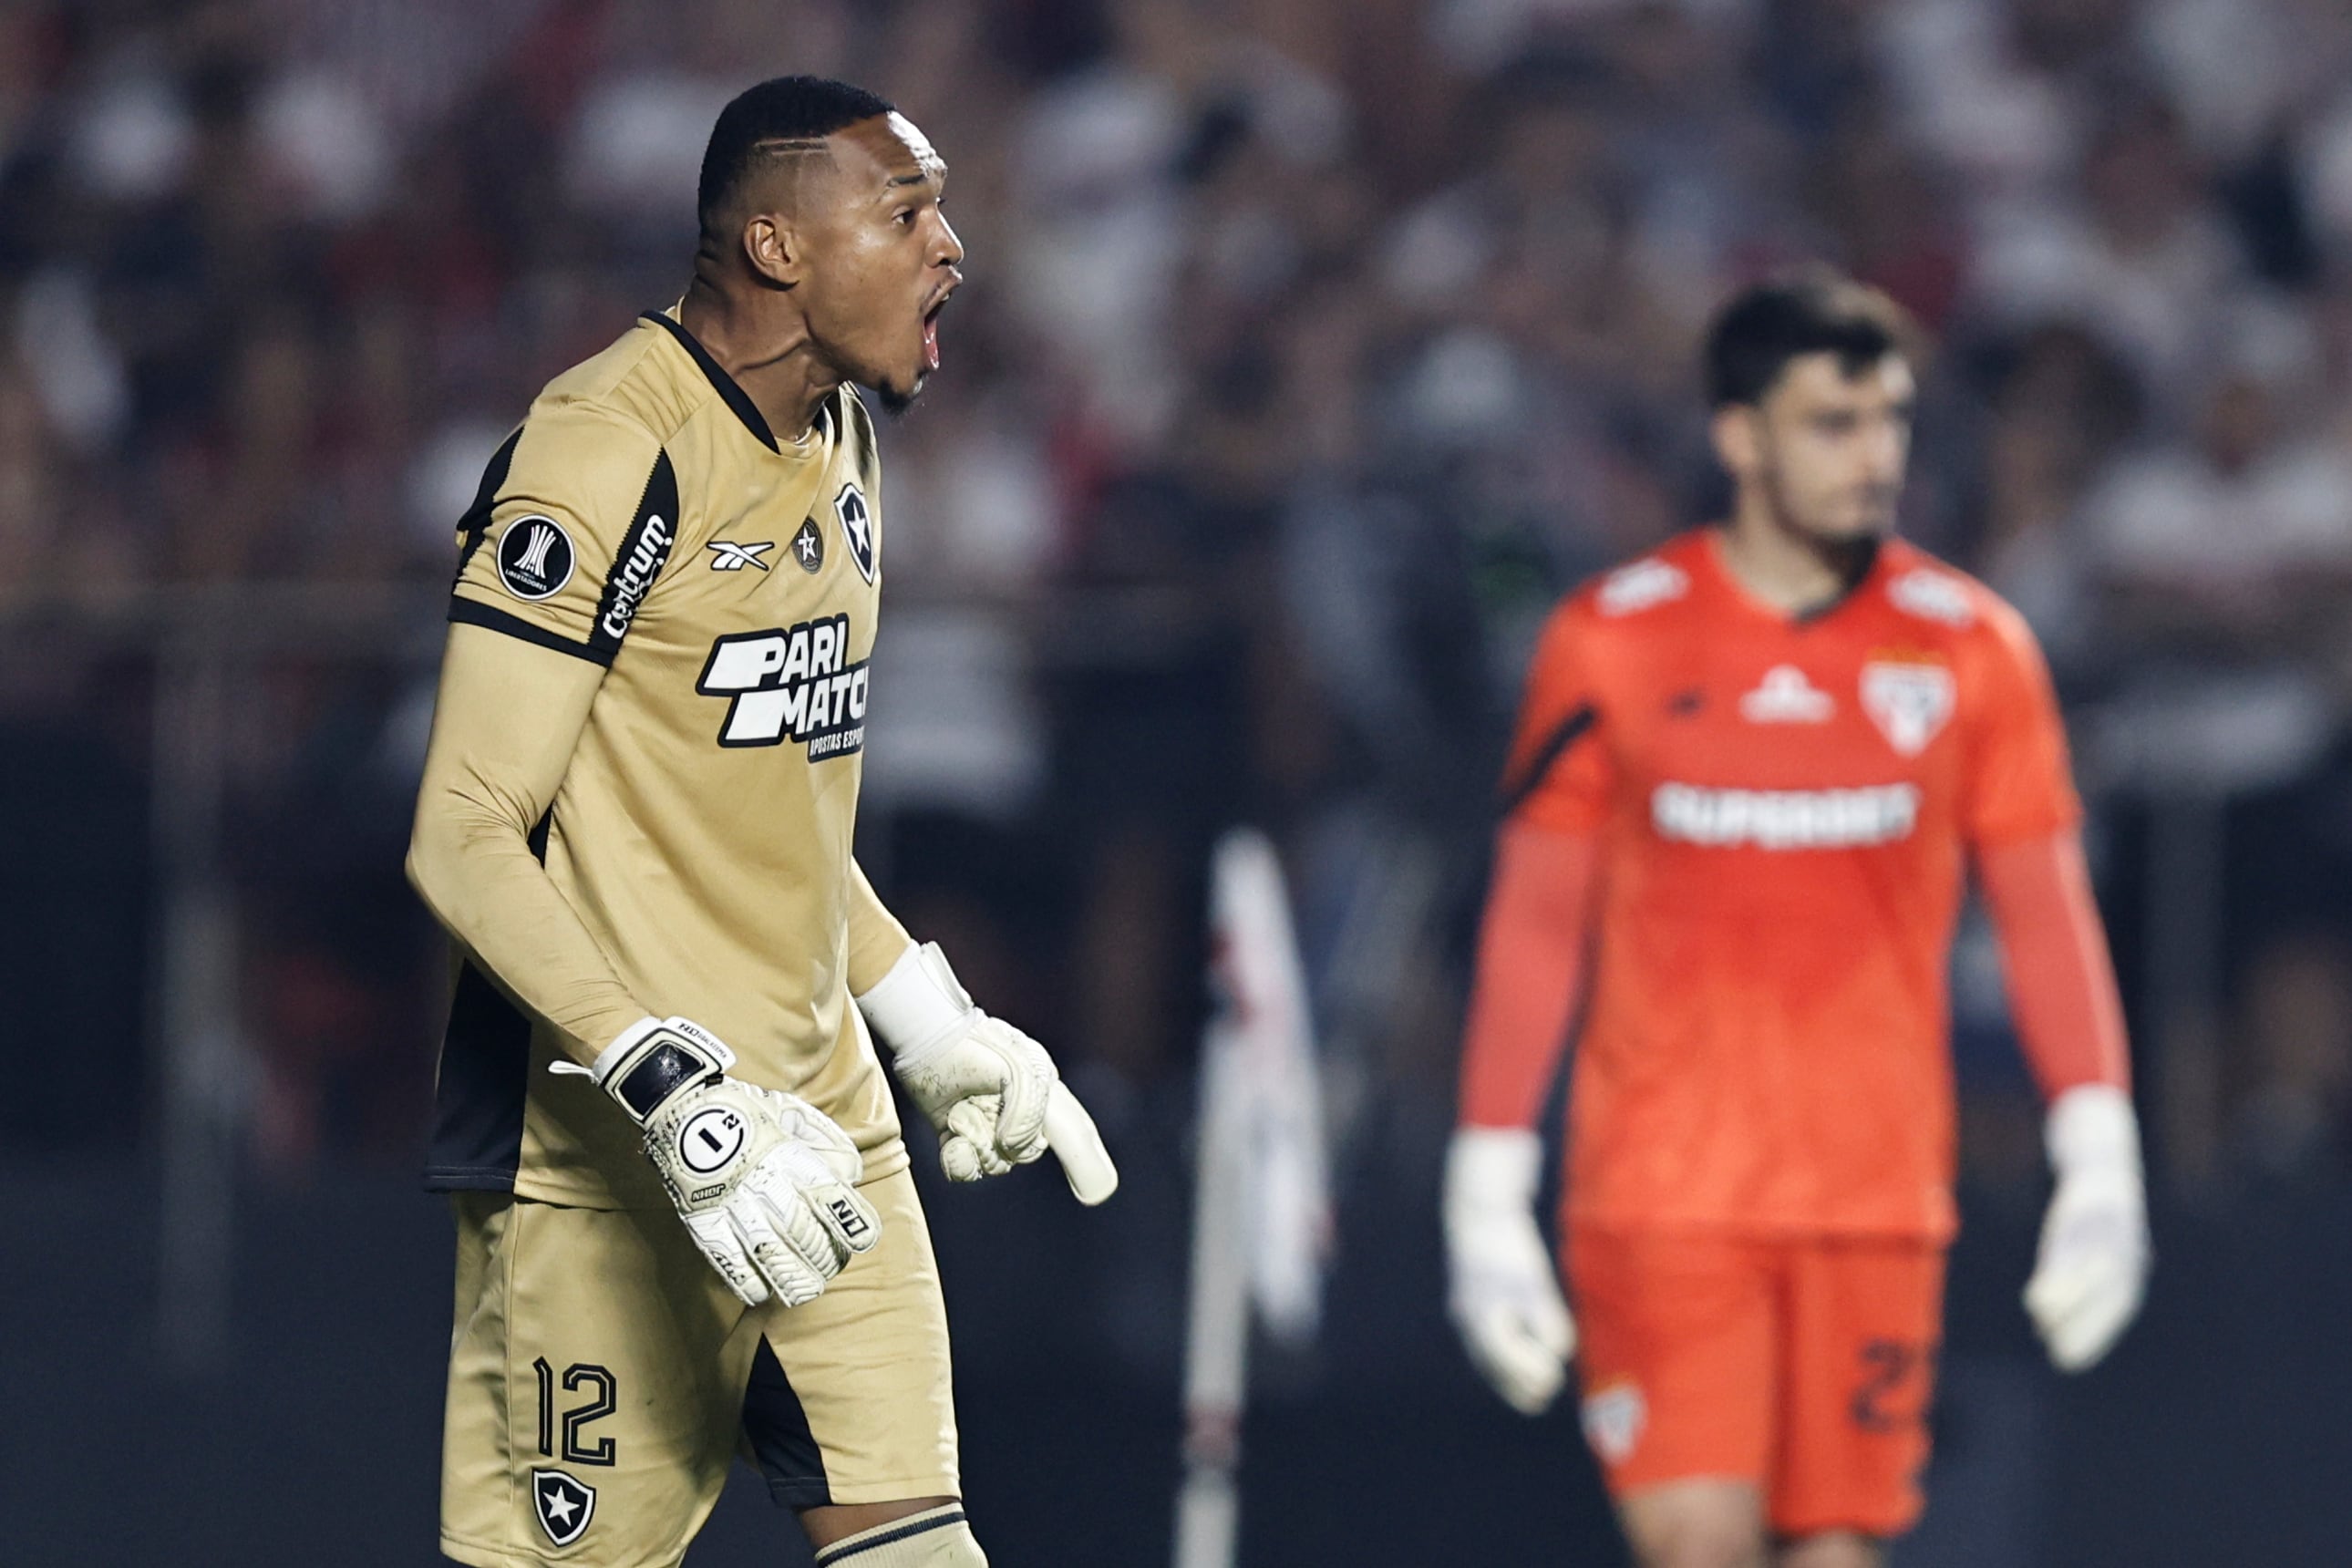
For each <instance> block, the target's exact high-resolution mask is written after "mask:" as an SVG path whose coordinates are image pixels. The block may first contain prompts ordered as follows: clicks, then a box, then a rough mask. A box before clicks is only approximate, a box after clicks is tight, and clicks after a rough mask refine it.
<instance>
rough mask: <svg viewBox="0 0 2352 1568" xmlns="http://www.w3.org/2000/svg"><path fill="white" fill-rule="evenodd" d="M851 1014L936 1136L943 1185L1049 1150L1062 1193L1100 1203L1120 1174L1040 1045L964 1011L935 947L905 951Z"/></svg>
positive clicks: (960, 992) (966, 1000)
mask: <svg viewBox="0 0 2352 1568" xmlns="http://www.w3.org/2000/svg"><path fill="white" fill-rule="evenodd" d="M857 1010H858V1011H859V1012H860V1013H861V1014H863V1015H864V1016H865V1018H866V1026H867V1027H868V1028H870V1029H872V1030H873V1031H874V1035H875V1037H876V1038H877V1039H878V1040H880V1041H881V1042H882V1043H883V1044H884V1045H886V1046H887V1047H890V1068H891V1070H892V1071H893V1072H894V1073H896V1074H897V1075H898V1081H899V1082H900V1083H901V1084H903V1085H905V1086H906V1089H907V1093H908V1098H910V1099H912V1100H914V1102H915V1103H916V1105H918V1106H919V1107H920V1108H921V1109H922V1112H923V1115H924V1116H925V1117H926V1118H928V1119H929V1121H930V1123H931V1125H932V1127H934V1128H936V1129H937V1130H938V1131H939V1135H940V1168H941V1169H942V1170H944V1171H945V1172H946V1173H947V1177H948V1180H950V1181H951V1182H976V1181H979V1180H980V1179H981V1178H982V1177H983V1176H1001V1175H1003V1173H1005V1172H1007V1171H1010V1170H1011V1169H1013V1166H1015V1165H1025V1164H1027V1163H1029V1162H1030V1161H1032V1160H1034V1159H1035V1158H1037V1156H1038V1155H1040V1154H1042V1153H1044V1152H1045V1151H1046V1150H1047V1149H1049V1148H1050V1149H1052V1150H1053V1151H1054V1153H1055V1157H1056V1158H1058V1159H1059V1160H1060V1161H1061V1163H1062V1173H1063V1175H1064V1176H1066V1178H1068V1180H1069V1184H1070V1191H1071V1192H1072V1193H1074V1194H1076V1195H1077V1199H1078V1201H1079V1202H1080V1203H1083V1204H1098V1203H1100V1202H1102V1201H1103V1200H1104V1199H1105V1198H1107V1197H1108V1196H1110V1194H1112V1193H1113V1192H1115V1191H1117V1190H1118V1168H1117V1167H1116V1166H1114V1165H1113V1164H1112V1163H1111V1159H1110V1152H1109V1151H1108V1150H1107V1149H1105V1148H1104V1147H1103V1142H1102V1135H1101V1134H1100V1133H1099V1132H1097V1131H1096V1130H1095V1123H1094V1119H1093V1118H1092V1117H1090V1116H1088V1115H1087V1111H1086V1108H1085V1107H1084V1106H1082V1105H1080V1104H1079V1103H1078V1100H1077V1096H1076V1095H1074V1094H1072V1093H1071V1092H1070V1091H1069V1089H1068V1088H1067V1086H1066V1085H1065V1084H1064V1083H1063V1082H1062V1075H1061V1073H1060V1072H1059V1071H1058V1070H1056V1068H1055V1066H1054V1058H1052V1057H1049V1056H1047V1055H1046V1054H1045V1047H1043V1046H1041V1045H1039V1044H1038V1043H1037V1042H1036V1041H1034V1040H1033V1039H1031V1038H1030V1037H1028V1036H1026V1035H1024V1034H1023V1033H1022V1032H1021V1031H1020V1030H1018V1029H1016V1028H1014V1027H1013V1026H1012V1025H1010V1024H1007V1023H1005V1022H1003V1020H1002V1019H998V1018H992V1017H990V1016H988V1015H987V1014H985V1013H983V1012H982V1011H981V1010H980V1009H979V1008H978V1007H976V1006H974V1005H972V1001H971V996H970V995H969V994H966V992H965V991H964V988H963V986H962V985H961V984H959V983H958V982H957V980H956V977H955V971H954V970H952V969H950V968H949V967H948V960H947V955H946V954H945V953H943V952H940V950H939V944H938V943H936V942H923V943H920V944H919V945H917V946H914V947H910V948H908V950H907V952H905V953H904V954H903V955H901V956H900V958H899V960H898V963H895V964H893V965H891V967H890V973H887V974H886V975H884V976H883V977H882V978H881V980H880V981H879V982H877V984H875V986H874V988H873V989H872V990H870V991H867V992H866V994H863V995H861V996H859V997H858V998H857Z"/></svg>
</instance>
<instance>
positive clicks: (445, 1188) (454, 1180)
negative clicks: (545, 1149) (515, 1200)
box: [425, 1165, 515, 1193]
mask: <svg viewBox="0 0 2352 1568" xmlns="http://www.w3.org/2000/svg"><path fill="white" fill-rule="evenodd" d="M514 1184H515V1173H513V1172H512V1171H510V1170H509V1171H499V1170H488V1169H485V1168H482V1167H479V1166H474V1165H427V1166H425V1191H426V1192H428V1193H510V1192H513V1191H514Z"/></svg>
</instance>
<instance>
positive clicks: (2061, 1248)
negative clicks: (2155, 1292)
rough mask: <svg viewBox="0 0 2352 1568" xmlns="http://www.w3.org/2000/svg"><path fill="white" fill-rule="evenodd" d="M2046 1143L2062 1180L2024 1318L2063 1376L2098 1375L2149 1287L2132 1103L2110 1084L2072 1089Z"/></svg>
mask: <svg viewBox="0 0 2352 1568" xmlns="http://www.w3.org/2000/svg"><path fill="white" fill-rule="evenodd" d="M2043 1135H2044V1138H2045V1140H2046V1142H2048V1144H2049V1148H2050V1164H2051V1169H2052V1170H2053V1172H2054V1173H2056V1175H2057V1179H2058V1185H2057V1190H2056V1191H2055V1192H2053V1194H2051V1197H2050V1210H2049V1213H2048V1214H2047V1215H2045V1216H2044V1217H2043V1219H2042V1247H2041V1252H2040V1255H2039V1257H2038V1258H2037V1259H2036V1261H2035V1264H2034V1268H2033V1278H2032V1279H2031V1280H2029V1281H2028V1282H2027V1283H2026V1287H2025V1310H2027V1311H2028V1312H2030V1313H2031V1314H2032V1317H2033V1326H2034V1327H2035V1328H2036V1329H2037V1330H2038V1331H2040V1332H2041V1335H2042V1343H2043V1344H2044V1345H2046V1346H2048V1347H2049V1351H2050V1360H2051V1363H2052V1364H2053V1365H2054V1366H2056V1367H2057V1368H2058V1370H2059V1371H2061V1372H2081V1371H2083V1370H2084V1368H2086V1367H2090V1366H2094V1365H2096V1364H2097V1363H2098V1362H2099V1359H2100V1358H2101V1357H2103V1356H2105V1354H2106V1353H2107V1352H2108V1351H2109V1350H2110V1349H2111V1348H2113V1346H2114V1345H2115V1342H2116V1340H2117V1339H2118V1338H2120V1337H2121V1336H2122V1334H2123V1331H2124V1330H2125V1329H2126V1328H2127V1327H2129V1326H2130V1324H2131V1321H2132V1319H2133V1318H2134V1317H2136V1316H2137V1315H2138V1312H2139V1304H2140V1298H2141V1296H2142V1295H2143V1294H2144V1293H2145V1291H2146V1289H2147V1264H2148V1246H2147V1196H2146V1194H2145V1193H2144V1191H2143V1188H2142V1184H2141V1180H2140V1161H2139V1121H2138V1119H2137V1118H2136V1117H2135V1116H2134V1115H2133V1114H2132V1107H2131V1099H2130V1097H2129V1096H2128V1095H2126V1093H2125V1092H2124V1091H2123V1090H2122V1089H2116V1088H2113V1087H2112V1086H2109V1085H2105V1084H2085V1085H2084V1086H2082V1087H2080V1088H2077V1089H2068V1090H2067V1091H2066V1092H2065V1093H2063V1094H2062V1095H2060V1096H2059V1097H2058V1099H2057V1100H2056V1101H2054V1102H2053V1104H2052V1105H2051V1107H2050V1116H2049V1120H2048V1121H2047V1122H2046V1123H2045V1124H2044V1129H2043Z"/></svg>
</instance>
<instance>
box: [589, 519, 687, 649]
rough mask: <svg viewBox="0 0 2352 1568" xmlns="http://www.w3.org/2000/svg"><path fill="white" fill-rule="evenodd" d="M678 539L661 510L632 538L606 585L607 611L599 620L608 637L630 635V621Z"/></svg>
mask: <svg viewBox="0 0 2352 1568" xmlns="http://www.w3.org/2000/svg"><path fill="white" fill-rule="evenodd" d="M675 543H677V530H676V529H674V528H672V527H671V526H670V525H669V524H668V523H667V522H664V521H662V516H661V513H659V512H653V513H649V514H648V515H647V516H646V521H644V523H643V524H641V525H640V526H639V527H638V529H637V531H636V537H635V539H633V540H631V541H629V547H628V549H627V551H626V552H625V553H624V554H623V555H622V557H621V559H620V561H619V562H618V563H616V564H615V566H614V572H613V580H612V581H611V582H610V583H608V584H605V586H604V614H603V615H602V616H599V617H598V620H599V623H600V624H601V625H602V626H604V635H605V636H606V637H615V638H618V637H625V636H627V635H628V631H629V623H630V622H631V621H632V620H634V619H635V618H636V614H637V606H638V605H640V604H643V603H644V602H645V597H646V590H647V589H648V588H651V587H652V586H653V585H654V579H655V578H656V577H658V576H660V575H661V569H662V567H663V565H664V564H666V563H667V562H668V560H669V548H670V546H671V545H673V544H675Z"/></svg>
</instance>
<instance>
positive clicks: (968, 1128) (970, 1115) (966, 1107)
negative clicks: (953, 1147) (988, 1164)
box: [946, 1094, 1003, 1150]
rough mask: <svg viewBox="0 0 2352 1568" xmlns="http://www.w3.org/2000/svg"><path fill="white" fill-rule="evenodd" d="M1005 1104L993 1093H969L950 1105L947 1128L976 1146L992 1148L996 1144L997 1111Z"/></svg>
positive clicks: (985, 1148)
mask: <svg viewBox="0 0 2352 1568" xmlns="http://www.w3.org/2000/svg"><path fill="white" fill-rule="evenodd" d="M1002 1108H1003V1100H1000V1099H999V1098H998V1097H997V1096H995V1095H992V1094H974V1095H969V1096H967V1097H965V1098H964V1099H962V1100H957V1101H956V1102H955V1103H954V1104H953V1105H950V1107H948V1113H947V1117H946V1121H947V1129H946V1130H947V1131H950V1132H952V1133H954V1134H956V1135H957V1136H958V1137H960V1138H962V1139H965V1140H966V1141H968V1142H971V1144H972V1145H973V1146H974V1147H975V1148H978V1149H983V1150H992V1149H994V1148H995V1146H996V1121H997V1113H998V1111H999V1110H1001V1109H1002Z"/></svg>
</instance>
